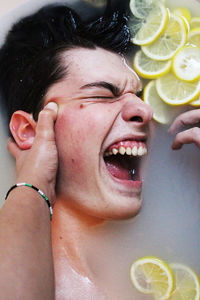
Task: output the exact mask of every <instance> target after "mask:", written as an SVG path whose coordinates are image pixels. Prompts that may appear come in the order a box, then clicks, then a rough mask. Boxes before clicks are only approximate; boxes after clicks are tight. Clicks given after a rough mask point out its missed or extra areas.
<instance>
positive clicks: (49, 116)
mask: <svg viewBox="0 0 200 300" xmlns="http://www.w3.org/2000/svg"><path fill="white" fill-rule="evenodd" d="M57 111H58V106H57V104H56V103H55V102H49V103H48V104H47V105H46V106H45V107H44V109H43V110H42V111H41V112H40V113H39V117H38V123H37V127H36V137H39V138H42V139H44V138H45V139H48V140H54V136H55V135H54V123H55V121H56V118H57Z"/></svg>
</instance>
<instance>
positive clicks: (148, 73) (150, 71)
mask: <svg viewBox="0 0 200 300" xmlns="http://www.w3.org/2000/svg"><path fill="white" fill-rule="evenodd" d="M133 66H134V69H135V70H136V72H137V73H138V74H139V75H140V76H141V77H143V78H148V79H154V78H157V77H159V76H161V75H164V74H166V73H167V72H168V71H169V70H170V68H171V61H170V60H166V61H156V60H153V59H151V58H149V57H147V56H146V55H145V54H144V53H143V52H142V51H141V50H140V51H138V52H137V53H136V54H135V57H134V60H133Z"/></svg>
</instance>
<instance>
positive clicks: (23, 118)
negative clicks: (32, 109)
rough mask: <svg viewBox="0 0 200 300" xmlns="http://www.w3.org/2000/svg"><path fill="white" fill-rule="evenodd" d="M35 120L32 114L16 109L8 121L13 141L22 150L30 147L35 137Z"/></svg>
mask: <svg viewBox="0 0 200 300" xmlns="http://www.w3.org/2000/svg"><path fill="white" fill-rule="evenodd" d="M35 129H36V122H35V121H34V119H33V117H32V114H29V113H27V112H24V111H22V110H18V111H16V112H14V114H13V115H12V118H11V121H10V131H11V133H12V135H13V138H14V139H15V142H16V143H17V145H18V146H19V147H20V149H22V150H27V149H30V148H31V146H32V144H33V141H34V137H35Z"/></svg>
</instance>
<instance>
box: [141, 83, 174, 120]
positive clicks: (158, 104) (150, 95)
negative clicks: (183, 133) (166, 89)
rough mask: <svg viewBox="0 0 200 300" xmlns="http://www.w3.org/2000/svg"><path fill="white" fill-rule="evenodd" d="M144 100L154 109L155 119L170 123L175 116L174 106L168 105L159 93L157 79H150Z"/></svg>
mask: <svg viewBox="0 0 200 300" xmlns="http://www.w3.org/2000/svg"><path fill="white" fill-rule="evenodd" d="M143 99H144V102H145V103H147V104H148V105H150V107H151V108H152V110H153V119H154V120H155V121H156V122H158V123H161V124H169V123H170V122H171V121H172V120H173V117H174V107H172V106H170V105H167V104H166V103H165V102H164V101H163V100H162V99H161V98H160V96H159V95H158V93H157V90H156V84H155V80H152V81H150V82H149V83H148V84H147V85H146V86H145V89H144V94H143Z"/></svg>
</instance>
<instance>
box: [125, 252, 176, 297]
mask: <svg viewBox="0 0 200 300" xmlns="http://www.w3.org/2000/svg"><path fill="white" fill-rule="evenodd" d="M130 276H131V280H132V282H133V284H134V286H135V287H136V289H137V290H139V291H140V292H142V293H145V294H153V295H154V297H155V299H159V300H166V299H168V297H169V296H170V294H171V293H172V290H173V286H174V277H173V273H172V271H171V269H170V267H169V266H168V265H167V264H166V263H165V262H164V261H162V260H160V259H158V258H156V257H143V258H140V259H138V260H137V261H135V262H134V263H133V264H132V266H131V270H130Z"/></svg>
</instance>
